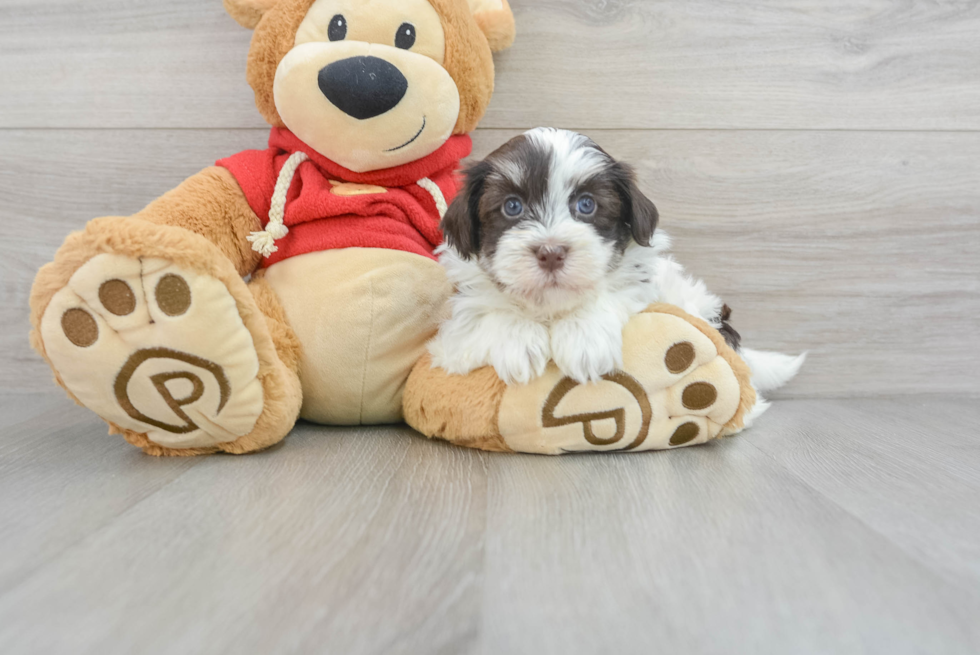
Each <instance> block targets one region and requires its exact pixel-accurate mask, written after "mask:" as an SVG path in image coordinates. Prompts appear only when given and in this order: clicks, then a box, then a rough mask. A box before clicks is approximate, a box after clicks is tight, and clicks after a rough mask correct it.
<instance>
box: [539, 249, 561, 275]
mask: <svg viewBox="0 0 980 655" xmlns="http://www.w3.org/2000/svg"><path fill="white" fill-rule="evenodd" d="M534 256H535V257H537V258H538V266H540V267H541V268H543V269H544V270H546V271H548V272H549V273H554V272H555V271H559V270H561V269H562V267H564V266H565V259H566V258H567V257H568V248H566V247H565V246H544V247H541V248H535V249H534Z"/></svg>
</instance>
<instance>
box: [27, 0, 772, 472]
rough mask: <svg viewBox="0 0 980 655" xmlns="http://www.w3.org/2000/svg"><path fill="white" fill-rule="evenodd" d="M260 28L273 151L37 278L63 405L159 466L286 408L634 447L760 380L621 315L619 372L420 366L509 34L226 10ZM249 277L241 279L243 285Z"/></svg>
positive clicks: (478, 23)
mask: <svg viewBox="0 0 980 655" xmlns="http://www.w3.org/2000/svg"><path fill="white" fill-rule="evenodd" d="M225 6H226V8H227V9H228V11H229V13H230V14H231V15H232V16H233V17H234V18H235V19H236V20H238V22H240V23H241V24H242V25H244V26H246V27H249V28H254V30H255V35H254V38H253V40H252V46H251V51H250V53H249V58H248V80H249V83H250V84H251V86H252V88H253V89H254V90H255V97H256V104H257V105H258V108H259V110H260V112H261V113H262V115H263V116H264V117H265V118H266V120H267V121H268V122H269V123H270V125H271V126H272V132H271V136H270V139H269V147H268V148H267V149H264V150H255V151H249V152H243V153H239V154H237V155H234V156H232V157H229V158H227V159H223V160H221V161H219V162H218V163H217V165H216V166H214V167H212V168H208V169H205V170H204V171H202V172H201V173H198V174H197V175H195V176H193V177H191V178H190V179H188V180H187V181H185V182H184V183H183V184H181V185H180V186H179V187H178V188H176V189H174V190H173V191H171V192H169V193H167V194H166V195H164V196H163V197H161V198H159V199H157V200H156V201H154V202H153V203H151V204H150V205H149V206H148V207H147V208H146V209H144V210H143V211H141V212H139V213H137V214H135V215H134V216H129V217H110V218H100V219H96V220H94V221H92V222H90V223H89V224H88V226H87V227H86V228H85V230H84V231H83V232H79V233H76V234H73V235H71V236H70V237H69V238H68V239H67V240H66V242H65V244H64V246H62V248H61V249H60V250H59V251H58V253H57V255H56V257H55V260H54V262H53V263H51V264H48V265H47V266H45V267H44V268H42V269H41V271H40V272H39V274H38V276H37V279H36V281H35V284H34V288H33V291H32V295H31V309H32V312H31V316H32V322H33V326H34V330H33V332H32V342H33V345H34V347H35V348H36V349H37V350H38V351H39V352H40V353H41V354H42V356H44V358H45V359H46V360H47V361H48V363H49V364H50V365H51V367H52V368H53V369H54V371H55V377H56V380H57V381H58V383H59V384H60V385H62V386H63V387H64V388H65V389H67V390H68V392H69V394H70V395H71V396H72V397H73V398H75V400H76V401H78V402H79V403H81V404H83V405H85V406H86V407H88V408H89V409H91V410H93V411H94V412H96V413H97V414H98V415H99V416H101V417H102V418H103V419H104V420H105V421H107V422H108V423H109V425H110V426H111V429H112V431H114V432H118V433H121V434H123V436H124V437H125V438H126V439H127V440H128V441H129V442H131V443H133V444H135V445H137V446H139V447H141V448H142V449H143V450H145V451H146V452H147V453H150V454H153V455H198V454H205V453H213V452H218V451H225V452H230V453H246V452H253V451H256V450H260V449H263V448H267V447H269V446H271V445H273V444H275V443H277V442H279V441H280V440H281V439H283V437H285V436H286V434H288V433H289V431H290V430H291V429H292V427H293V425H294V423H295V422H296V420H297V418H298V417H300V416H301V417H303V418H306V419H308V420H311V421H315V422H320V423H325V424H333V425H356V424H380V423H394V422H398V421H401V420H403V419H405V420H407V421H408V422H409V423H410V424H411V425H412V426H414V427H416V428H417V429H418V430H419V431H421V432H423V433H424V434H426V435H428V436H430V437H440V438H444V439H448V440H450V441H453V442H455V443H458V444H460V445H465V446H471V447H478V448H485V449H488V450H499V451H525V452H536V453H560V452H569V451H577V450H606V451H608V450H646V449H650V448H673V447H678V446H686V445H693V444H697V443H703V442H705V441H707V440H709V439H713V438H715V437H717V436H721V435H725V434H731V433H734V432H736V431H737V430H739V429H740V428H741V427H743V425H744V424H745V423H746V420H747V417H749V412H750V409H751V408H752V407H754V406H755V404H756V397H755V393H754V390H753V388H752V385H751V383H750V379H749V378H750V373H749V370H748V368H747V367H746V366H745V364H744V363H743V362H742V361H741V359H740V358H739V357H738V355H736V354H735V352H734V351H732V350H731V349H730V348H729V347H728V346H727V345H726V344H725V342H724V339H723V338H722V337H721V335H720V334H719V333H718V332H717V330H715V329H714V328H712V327H711V326H709V325H707V324H706V323H704V322H703V321H699V320H698V319H695V318H693V317H690V316H688V315H686V314H684V313H683V312H681V311H680V310H678V309H676V308H672V307H669V306H659V307H652V308H650V309H649V310H648V311H647V312H645V313H644V314H642V315H641V316H638V317H636V318H634V320H633V321H631V322H630V324H629V325H628V326H627V329H626V333H625V334H624V344H625V350H624V357H625V360H626V366H625V367H624V370H622V371H618V372H617V373H615V374H614V375H610V376H607V377H606V379H605V380H604V381H603V382H601V383H598V384H595V385H587V386H583V385H578V384H575V383H572V382H571V381H569V380H568V379H563V378H562V376H561V375H560V374H559V373H558V371H557V369H555V367H554V366H552V367H551V368H549V370H548V372H547V373H546V374H545V375H544V376H543V377H541V378H539V379H538V380H535V381H534V382H532V383H531V384H529V385H521V386H515V387H507V386H506V385H504V384H503V383H502V382H501V381H500V380H499V379H498V378H497V377H496V375H495V374H494V373H493V370H492V369H483V370H479V371H475V372H474V373H472V374H471V375H469V376H466V377H455V376H448V375H447V374H445V373H444V372H442V371H440V370H437V369H433V368H431V366H430V359H429V357H428V355H427V354H426V353H425V347H426V343H427V342H428V341H429V339H430V338H431V337H432V335H433V334H434V333H435V330H436V327H437V323H438V321H439V320H440V318H441V317H443V316H444V315H445V308H446V304H447V302H446V301H447V299H448V297H449V296H450V294H451V293H452V289H451V287H450V284H449V282H448V281H447V278H446V275H445V273H444V271H443V269H442V268H441V266H440V265H439V264H438V262H437V261H436V258H435V255H434V252H435V249H436V247H437V246H438V245H439V244H440V243H441V241H442V233H441V231H440V229H439V225H440V220H441V218H442V217H443V216H444V214H445V213H446V211H447V208H448V205H449V203H451V202H452V199H453V197H454V196H455V195H456V193H457V190H458V189H457V177H456V172H457V170H458V168H459V166H460V161H461V160H462V159H463V158H464V157H466V156H467V155H469V153H470V150H471V142H470V138H469V137H468V136H467V134H468V133H469V132H471V131H472V130H473V129H474V128H475V127H476V125H477V123H478V122H479V120H480V119H481V118H482V116H483V114H484V112H485V111H486V109H487V105H488V103H489V101H490V96H491V94H492V91H493V83H494V66H493V60H492V54H491V53H492V51H494V50H499V49H502V48H505V47H507V46H509V45H510V43H511V42H512V41H513V39H514V20H513V15H512V13H511V11H510V8H509V6H508V5H507V2H506V0H372V1H371V2H366V1H365V0H225ZM246 279H247V281H246Z"/></svg>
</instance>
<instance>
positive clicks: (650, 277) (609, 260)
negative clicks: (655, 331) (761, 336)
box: [429, 128, 802, 390]
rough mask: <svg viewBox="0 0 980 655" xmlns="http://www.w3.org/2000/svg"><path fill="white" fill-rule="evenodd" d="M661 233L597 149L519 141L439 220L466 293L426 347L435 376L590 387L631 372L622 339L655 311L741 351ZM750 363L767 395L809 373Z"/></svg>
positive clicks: (716, 305) (538, 136) (470, 175)
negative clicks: (689, 319)
mask: <svg viewBox="0 0 980 655" xmlns="http://www.w3.org/2000/svg"><path fill="white" fill-rule="evenodd" d="M657 221H658V213H657V208H656V207H655V206H654V204H653V203H652V202H651V201H650V200H649V199H648V198H646V197H645V196H644V195H643V193H641V192H640V190H639V189H638V188H637V185H636V181H635V176H634V173H633V171H632V169H631V168H630V167H629V166H627V165H625V164H622V163H620V162H617V161H615V160H614V159H613V158H612V157H610V156H609V155H608V154H606V152H605V151H603V150H602V149H601V148H600V147H599V146H598V145H596V144H595V143H594V142H593V141H592V140H591V139H589V138H587V137H585V136H582V135H580V134H575V133H573V132H568V131H564V130H556V129H550V128H538V129H535V130H531V131H530V132H527V133H526V134H524V135H522V136H519V137H517V138H515V139H513V140H511V141H510V142H508V143H507V144H505V145H504V146H503V147H501V148H500V149H499V150H497V151H496V152H494V153H493V154H491V155H490V156H489V157H487V159H486V160H484V161H483V162H481V163H479V164H477V165H475V166H473V167H472V168H470V169H469V170H468V171H467V173H466V185H465V188H464V189H463V191H462V192H461V193H460V194H459V195H458V196H457V198H456V200H455V202H454V203H453V204H452V206H451V207H450V208H449V211H448V213H447V214H446V217H445V219H444V221H443V225H442V227H443V230H444V232H445V235H446V242H447V245H445V246H443V248H442V251H441V254H440V261H441V262H442V264H443V265H444V266H445V268H446V270H447V273H448V275H449V278H450V280H451V281H452V282H453V283H454V285H455V287H456V290H457V293H456V295H455V296H454V297H453V298H452V300H451V304H452V316H451V318H450V319H448V320H447V321H446V322H444V323H443V324H442V326H441V327H440V330H439V334H438V336H437V337H436V338H435V339H434V340H433V341H432V343H431V345H430V348H429V349H430V351H431V353H432V356H433V365H435V366H438V367H441V368H443V369H445V370H447V371H448V372H450V373H455V374H465V373H468V372H470V371H472V370H474V369H476V368H479V367H482V366H486V365H491V366H493V367H494V369H496V371H497V374H498V375H499V376H500V378H501V379H502V380H504V381H505V382H507V383H514V382H516V383H524V382H528V381H529V380H531V379H533V378H534V377H537V376H538V375H541V374H542V373H543V372H544V370H545V367H546V366H547V363H548V361H549V360H553V361H554V362H555V364H556V365H557V366H558V367H559V368H560V369H561V370H562V372H563V373H565V374H566V375H568V376H569V377H571V378H573V379H575V380H577V381H579V382H583V383H585V382H594V381H597V380H599V379H601V377H602V376H603V375H605V374H607V373H611V372H612V371H614V370H616V369H617V368H619V367H621V366H622V363H623V362H622V350H623V340H622V333H623V327H624V326H625V325H626V322H627V321H628V320H629V319H630V317H631V316H633V315H634V314H637V313H638V312H640V311H642V310H643V309H644V308H646V307H647V306H648V305H650V304H651V303H655V302H666V303H670V304H673V305H677V306H679V307H681V308H682V309H684V310H685V311H687V312H688V313H690V314H693V315H695V316H699V317H701V318H703V319H705V320H706V321H708V322H709V323H711V324H712V325H713V326H715V327H716V328H718V329H720V330H721V331H722V333H723V334H724V335H725V337H726V339H727V340H728V341H729V343H730V344H731V345H732V346H734V347H736V348H737V347H738V334H737V333H736V332H735V331H734V330H732V329H731V327H730V326H729V325H728V324H727V318H728V309H727V307H725V306H724V304H723V303H722V302H721V300H720V299H719V298H718V297H717V296H715V295H713V294H711V293H709V292H708V290H707V288H706V287H705V285H704V283H703V282H701V281H699V280H695V279H693V278H691V277H689V276H688V275H687V274H686V273H685V272H684V270H683V268H682V267H681V266H680V265H679V264H678V263H677V262H676V261H674V260H673V259H672V258H670V257H669V256H667V255H666V254H665V252H666V250H667V249H668V248H669V245H670V240H669V238H668V237H667V235H666V234H664V233H663V232H660V231H658V230H657V229H656V228H657ZM742 354H743V356H746V360H747V361H748V363H749V365H750V367H753V374H754V379H755V380H756V386H758V387H760V390H764V389H765V388H775V387H776V386H781V385H782V384H783V383H785V382H786V381H788V380H789V378H791V377H792V376H793V375H795V373H796V371H797V370H798V369H799V366H800V365H801V364H802V359H801V358H791V357H787V356H784V355H777V354H775V353H756V352H754V351H747V350H745V349H743V350H742ZM756 366H760V367H761V368H762V369H764V370H759V371H756V370H755V367H756Z"/></svg>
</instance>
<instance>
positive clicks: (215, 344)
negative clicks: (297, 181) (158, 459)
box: [31, 219, 302, 455]
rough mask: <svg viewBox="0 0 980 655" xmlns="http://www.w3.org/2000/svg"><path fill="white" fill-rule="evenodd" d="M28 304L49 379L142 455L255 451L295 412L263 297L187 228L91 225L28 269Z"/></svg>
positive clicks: (290, 377) (293, 386)
mask: <svg viewBox="0 0 980 655" xmlns="http://www.w3.org/2000/svg"><path fill="white" fill-rule="evenodd" d="M256 284H259V285H261V282H259V283H253V288H256V289H258V288H259V287H257V286H256ZM31 303H32V310H33V311H32V321H33V323H34V328H35V330H34V333H33V335H32V339H33V341H34V346H35V347H36V348H37V350H38V351H39V352H41V354H42V355H44V356H45V358H46V359H47V361H48V363H49V364H50V365H51V367H52V368H53V369H54V372H55V377H56V379H57V381H58V382H59V383H60V384H61V385H62V386H63V387H64V388H65V389H66V390H67V391H68V392H69V394H70V395H71V396H72V397H73V398H74V399H75V400H76V401H78V402H79V403H80V404H82V405H84V406H85V407H88V408H89V409H91V410H92V411H94V412H95V413H96V414H98V415H99V416H100V417H101V418H102V419H103V420H105V421H106V422H107V423H109V425H110V426H111V428H112V431H113V432H119V433H122V434H123V435H124V436H125V438H126V439H127V440H128V441H130V442H131V443H133V444H135V445H137V446H140V447H141V448H143V449H144V450H145V451H146V452H148V453H150V454H153V455H198V454H205V453H211V452H217V451H226V452H231V453H245V452H251V451H255V450H261V449H263V448H267V447H268V446H271V445H273V444H274V443H277V442H278V441H280V440H281V439H282V438H283V437H284V436H285V435H286V434H287V433H288V432H289V430H290V429H291V428H292V425H293V423H294V422H295V420H296V417H297V415H298V413H299V405H300V403H301V400H302V396H301V393H300V389H299V381H298V378H297V377H296V374H295V372H294V371H293V370H291V369H290V368H289V367H287V366H286V365H285V364H284V363H283V361H282V360H281V359H280V357H279V356H278V354H277V350H276V344H275V343H274V341H273V335H272V332H270V325H271V324H272V323H270V322H269V321H272V322H273V323H274V322H275V319H268V320H267V318H266V314H265V313H266V312H268V311H270V308H271V309H272V311H273V313H275V312H274V310H275V309H276V308H275V307H274V305H275V298H274V297H272V296H271V292H270V293H262V294H258V295H253V293H252V291H250V289H249V287H248V286H246V284H245V283H244V282H243V281H242V279H241V277H239V276H238V273H237V272H236V271H235V270H234V267H233V266H232V265H231V263H230V262H229V261H228V260H227V259H226V258H224V257H223V255H222V254H221V253H220V252H218V251H217V249H216V248H215V247H214V246H213V245H212V244H211V243H209V242H207V241H206V240H205V239H203V238H201V237H199V236H197V235H194V234H191V233H189V232H186V231H184V230H181V229H179V228H172V227H165V226H157V225H153V224H150V223H147V222H145V221H140V220H135V219H99V220H96V221H92V223H90V224H89V226H88V228H86V230H85V232H83V233H78V234H75V235H73V236H72V237H70V238H69V240H68V241H67V242H66V244H65V246H63V247H62V249H61V250H60V251H59V252H58V256H57V257H56V259H55V261H54V263H52V264H49V265H48V266H46V267H44V268H43V269H42V270H41V272H40V273H39V274H38V278H37V280H36V281H35V284H34V290H33V292H32V298H31ZM260 305H261V307H260ZM265 305H269V306H270V307H265ZM284 330H285V331H288V327H279V326H278V324H277V333H278V332H283V331H284ZM280 337H281V335H280Z"/></svg>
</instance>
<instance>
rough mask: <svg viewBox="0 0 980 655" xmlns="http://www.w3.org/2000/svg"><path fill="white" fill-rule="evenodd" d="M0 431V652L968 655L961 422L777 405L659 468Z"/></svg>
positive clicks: (973, 575) (972, 514)
mask: <svg viewBox="0 0 980 655" xmlns="http://www.w3.org/2000/svg"><path fill="white" fill-rule="evenodd" d="M0 406H2V407H3V409H4V415H5V416H9V414H7V409H8V408H9V407H11V406H13V407H17V408H20V409H21V410H22V411H20V412H19V414H18V415H17V416H16V418H15V420H14V421H13V422H12V423H10V424H8V425H6V426H4V427H3V433H2V434H3V436H2V438H0V516H2V517H3V529H2V530H0V552H2V553H3V558H2V559H0V652H2V653H5V654H15V653H67V652H71V653H100V654H104V653H134V652H140V653H181V654H185V653H205V652H206V653H251V652H255V653H273V652H326V653H345V654H360V653H386V654H390V653H482V654H487V655H492V654H496V653H514V654H523V653H528V654H540V653H563V654H577V653H600V652H617V653H637V654H644V655H646V654H648V653H654V652H678V653H835V654H849V653H882V654H886V653H887V654H889V655H896V654H902V653H944V654H948V653H964V654H966V653H976V652H978V649H980V622H978V621H977V616H980V512H978V509H977V508H978V507H980V448H978V447H977V440H976V436H975V435H976V425H977V422H978V421H980V407H978V406H977V404H976V403H974V402H964V401H963V399H934V400H927V399H919V400H909V399H907V398H901V399H881V400H857V401H846V400H787V401H783V402H781V403H779V404H777V405H776V406H775V408H774V409H773V410H771V413H770V414H769V415H767V416H766V417H765V419H764V420H763V421H762V422H761V423H760V425H759V427H757V428H755V429H753V430H751V431H749V432H746V433H744V434H743V435H740V436H738V437H735V438H733V439H729V440H725V441H723V442H719V443H714V444H711V445H708V446H705V447H699V448H693V449H687V450H680V451H675V452H671V453H647V454H638V455H613V456H590V455H586V456H573V457H567V458H561V459H552V458H545V457H534V456H517V455H513V456H509V455H489V454H485V453H479V452H474V451H466V450H461V449H457V448H453V447H450V446H447V445H444V444H441V443H436V442H429V441H427V440H425V439H423V438H421V437H419V436H417V435H415V434H413V433H412V432H411V431H410V430H407V429H328V428H322V427H316V426H309V425H303V426H301V427H300V428H298V429H297V430H296V432H295V433H294V434H293V435H291V436H290V437H289V438H288V439H287V440H286V441H285V442H284V443H283V444H282V445H281V446H279V447H277V448H276V449H274V450H272V451H269V452H266V453H262V454H259V455H255V456H248V457H231V456H227V457H212V458H204V459H191V460H184V459H153V458H149V457H143V456H141V455H140V454H139V453H138V452H136V451H134V449H132V448H131V447H129V446H127V445H126V444H125V443H123V442H122V441H121V440H120V439H119V438H118V437H108V436H106V435H105V430H104V428H103V426H102V425H101V424H100V423H99V421H97V420H96V419H95V418H93V417H92V416H90V415H89V414H88V413H87V412H85V411H84V410H82V409H80V408H76V407H74V406H72V405H71V404H70V403H68V401H66V400H63V399H60V398H58V397H52V396H42V397H32V396H27V397H23V396H9V395H8V396H4V397H3V399H2V405H0Z"/></svg>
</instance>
